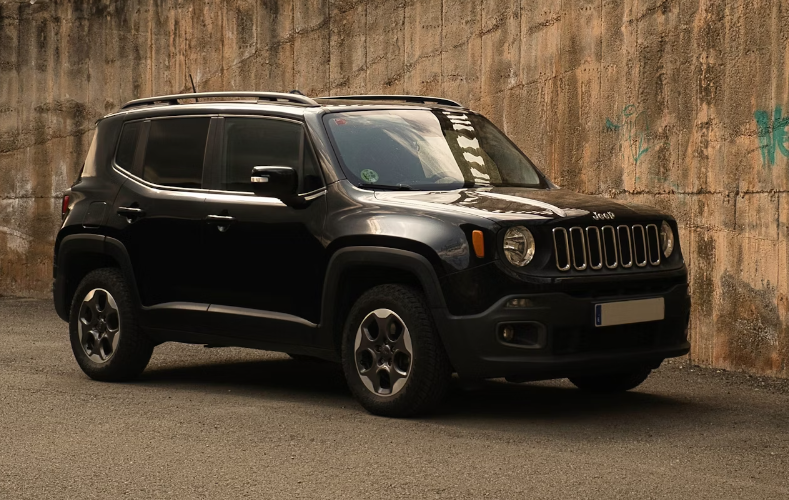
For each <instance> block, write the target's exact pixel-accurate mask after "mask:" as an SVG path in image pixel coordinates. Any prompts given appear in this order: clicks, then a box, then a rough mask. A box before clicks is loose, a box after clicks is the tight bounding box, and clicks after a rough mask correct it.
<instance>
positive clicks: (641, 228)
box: [633, 224, 649, 267]
mask: <svg viewBox="0 0 789 500" xmlns="http://www.w3.org/2000/svg"><path fill="white" fill-rule="evenodd" d="M636 231H640V232H641V241H643V242H644V260H642V261H641V262H639V261H638V244H637V243H636ZM633 249H634V251H635V253H634V254H633V256H634V259H635V261H636V265H637V266H638V267H644V266H646V265H647V262H648V261H649V250H647V232H646V231H645V230H644V226H642V225H641V224H636V225H634V226H633Z"/></svg>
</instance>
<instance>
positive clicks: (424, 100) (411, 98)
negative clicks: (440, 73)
mask: <svg viewBox="0 0 789 500" xmlns="http://www.w3.org/2000/svg"><path fill="white" fill-rule="evenodd" d="M316 99H347V100H352V101H404V102H415V103H420V104H428V103H435V104H441V105H444V106H455V107H458V108H462V107H463V106H462V105H461V104H459V103H457V102H455V101H452V100H450V99H444V98H443V97H428V96H421V95H332V96H326V97H316Z"/></svg>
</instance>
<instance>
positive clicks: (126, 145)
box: [115, 122, 142, 170]
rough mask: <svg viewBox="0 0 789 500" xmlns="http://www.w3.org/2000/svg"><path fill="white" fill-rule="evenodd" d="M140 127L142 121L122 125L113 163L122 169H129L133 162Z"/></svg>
mask: <svg viewBox="0 0 789 500" xmlns="http://www.w3.org/2000/svg"><path fill="white" fill-rule="evenodd" d="M141 128H142V122H132V123H127V124H126V125H124V126H123V131H122V132H121V138H120V140H119V141H118V152H117V153H116V154H115V163H117V164H118V166H119V167H121V168H123V169H124V170H131V169H132V165H133V164H134V153H135V151H137V136H138V135H139V133H140V129H141Z"/></svg>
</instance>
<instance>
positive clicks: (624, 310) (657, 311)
mask: <svg viewBox="0 0 789 500" xmlns="http://www.w3.org/2000/svg"><path fill="white" fill-rule="evenodd" d="M665 314H666V307H665V304H664V303H663V297H658V298H655V299H643V300H627V301H624V302H606V303H603V304H595V306H594V325H595V326H614V325H626V324H629V323H644V322H646V321H659V320H661V319H663V318H664V317H665Z"/></svg>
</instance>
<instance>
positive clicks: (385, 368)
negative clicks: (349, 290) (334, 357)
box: [354, 309, 413, 396]
mask: <svg viewBox="0 0 789 500" xmlns="http://www.w3.org/2000/svg"><path fill="white" fill-rule="evenodd" d="M412 352H413V348H412V345H411V334H410V332H409V331H408V327H407V326H406V324H405V322H404V321H403V320H402V319H401V318H400V316H398V315H397V314H396V313H395V312H394V311H392V310H391V309H376V310H375V311H373V312H371V313H370V314H368V315H367V316H366V317H365V318H364V319H363V320H362V323H361V325H359V329H358V330H357V331H356V340H355V342H354V354H355V360H356V370H357V372H358V373H359V376H360V377H361V379H362V383H363V384H364V385H365V387H367V389H368V390H369V391H370V392H372V393H374V394H377V395H379V396H393V395H395V394H397V393H398V392H400V390H401V389H402V388H403V386H405V383H406V382H407V381H408V377H409V376H410V374H411V364H412V360H413V354H412Z"/></svg>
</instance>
